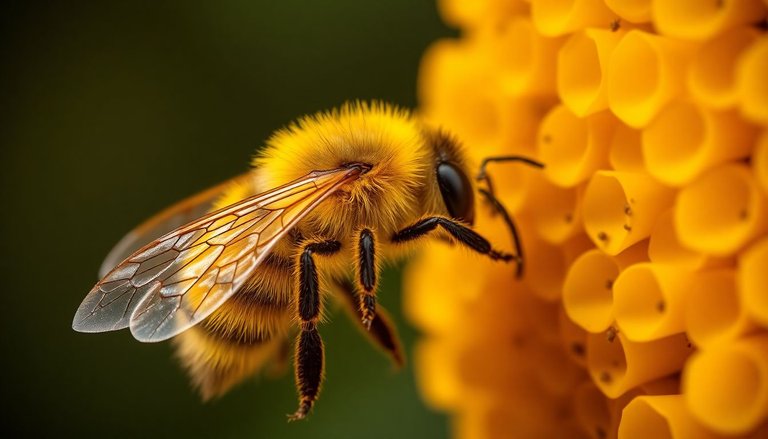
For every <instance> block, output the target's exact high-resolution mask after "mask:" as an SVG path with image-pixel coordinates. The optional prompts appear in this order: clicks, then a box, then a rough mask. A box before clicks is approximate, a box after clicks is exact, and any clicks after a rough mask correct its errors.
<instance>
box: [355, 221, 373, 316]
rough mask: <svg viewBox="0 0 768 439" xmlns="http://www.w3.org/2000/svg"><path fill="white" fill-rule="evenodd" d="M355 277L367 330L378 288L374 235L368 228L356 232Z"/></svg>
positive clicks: (361, 312) (361, 311)
mask: <svg viewBox="0 0 768 439" xmlns="http://www.w3.org/2000/svg"><path fill="white" fill-rule="evenodd" d="M356 236H357V241H356V245H355V247H356V252H355V253H356V255H357V259H356V260H355V278H356V279H357V284H358V286H359V291H360V297H359V301H360V302H359V303H360V305H359V306H360V314H361V319H362V323H363V326H365V327H366V329H368V330H369V331H370V330H371V323H373V320H374V318H375V316H376V290H377V288H378V279H379V264H378V263H377V260H376V236H375V235H374V233H373V231H372V230H371V229H369V228H367V227H366V228H363V229H361V230H360V231H359V232H358V233H357V234H356Z"/></svg>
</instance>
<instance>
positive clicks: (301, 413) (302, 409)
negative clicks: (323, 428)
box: [287, 401, 312, 422]
mask: <svg viewBox="0 0 768 439" xmlns="http://www.w3.org/2000/svg"><path fill="white" fill-rule="evenodd" d="M310 408H312V403H311V402H310V401H301V404H299V408H298V410H296V413H294V414H292V415H287V416H288V422H293V421H300V420H302V419H304V418H306V417H307V414H308V413H309V409H310Z"/></svg>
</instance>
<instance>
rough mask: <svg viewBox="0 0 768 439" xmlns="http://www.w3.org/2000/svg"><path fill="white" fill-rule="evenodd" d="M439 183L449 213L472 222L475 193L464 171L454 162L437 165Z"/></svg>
mask: <svg viewBox="0 0 768 439" xmlns="http://www.w3.org/2000/svg"><path fill="white" fill-rule="evenodd" d="M437 184H438V186H440V193H441V194H442V195H443V202H445V207H447V208H448V213H449V214H450V215H451V216H452V217H454V218H457V219H460V220H463V221H466V222H468V223H469V224H472V222H473V221H474V219H475V194H474V192H473V191H472V183H470V181H469V178H468V177H467V175H466V174H465V173H464V171H462V170H461V168H460V167H458V166H456V165H454V164H453V163H450V162H442V163H440V164H439V165H437Z"/></svg>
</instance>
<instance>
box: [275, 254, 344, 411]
mask: <svg viewBox="0 0 768 439" xmlns="http://www.w3.org/2000/svg"><path fill="white" fill-rule="evenodd" d="M340 249H341V243H340V242H338V241H314V242H307V243H305V244H304V245H303V251H302V252H301V255H300V256H299V279H298V290H299V291H298V300H297V305H298V310H297V311H298V314H299V319H300V322H301V332H300V333H299V335H298V339H297V341H296V355H295V361H296V364H295V371H296V387H298V391H299V394H300V398H299V408H298V409H297V410H296V412H295V413H294V414H292V415H289V418H288V419H289V420H291V421H295V420H299V419H304V418H305V417H306V416H307V414H308V413H309V410H310V409H311V408H312V405H313V404H314V402H315V400H316V399H317V395H318V393H319V392H320V384H321V383H322V380H323V363H324V360H325V359H324V356H325V353H324V348H323V340H322V339H321V338H320V333H319V332H318V331H317V322H318V320H319V317H320V304H321V302H320V287H319V281H318V276H317V267H316V266H315V259H314V256H313V255H316V254H317V255H321V256H327V255H332V254H334V253H337V252H338V251H339V250H340Z"/></svg>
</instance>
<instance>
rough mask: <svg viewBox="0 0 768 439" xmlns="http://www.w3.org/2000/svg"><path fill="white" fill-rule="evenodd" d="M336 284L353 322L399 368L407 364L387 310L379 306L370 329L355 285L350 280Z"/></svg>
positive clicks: (337, 281)
mask: <svg viewBox="0 0 768 439" xmlns="http://www.w3.org/2000/svg"><path fill="white" fill-rule="evenodd" d="M334 283H335V285H336V287H337V288H336V289H337V290H338V296H339V298H340V299H341V300H342V302H343V304H344V305H345V306H344V308H346V310H347V311H348V312H349V314H350V315H351V316H352V320H354V321H355V322H357V324H358V325H359V327H360V328H361V329H362V330H363V332H364V333H365V334H366V336H367V338H368V339H369V340H371V342H372V343H373V344H375V345H376V346H378V347H379V348H381V349H382V350H383V351H384V352H385V353H386V354H387V355H389V357H390V358H391V359H392V361H393V362H394V363H395V364H396V365H397V366H398V367H400V366H402V365H403V363H404V362H405V358H404V355H403V347H402V343H400V337H398V335H397V329H396V328H395V325H394V324H392V319H391V318H390V317H389V314H388V313H387V310H386V309H384V308H383V307H381V306H380V305H379V306H378V309H377V311H376V314H375V315H374V317H373V321H372V322H371V324H370V327H366V326H364V325H363V321H362V310H361V309H360V294H358V293H357V292H356V291H355V285H354V284H353V283H352V282H351V281H350V280H348V279H343V280H336V281H334Z"/></svg>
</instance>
